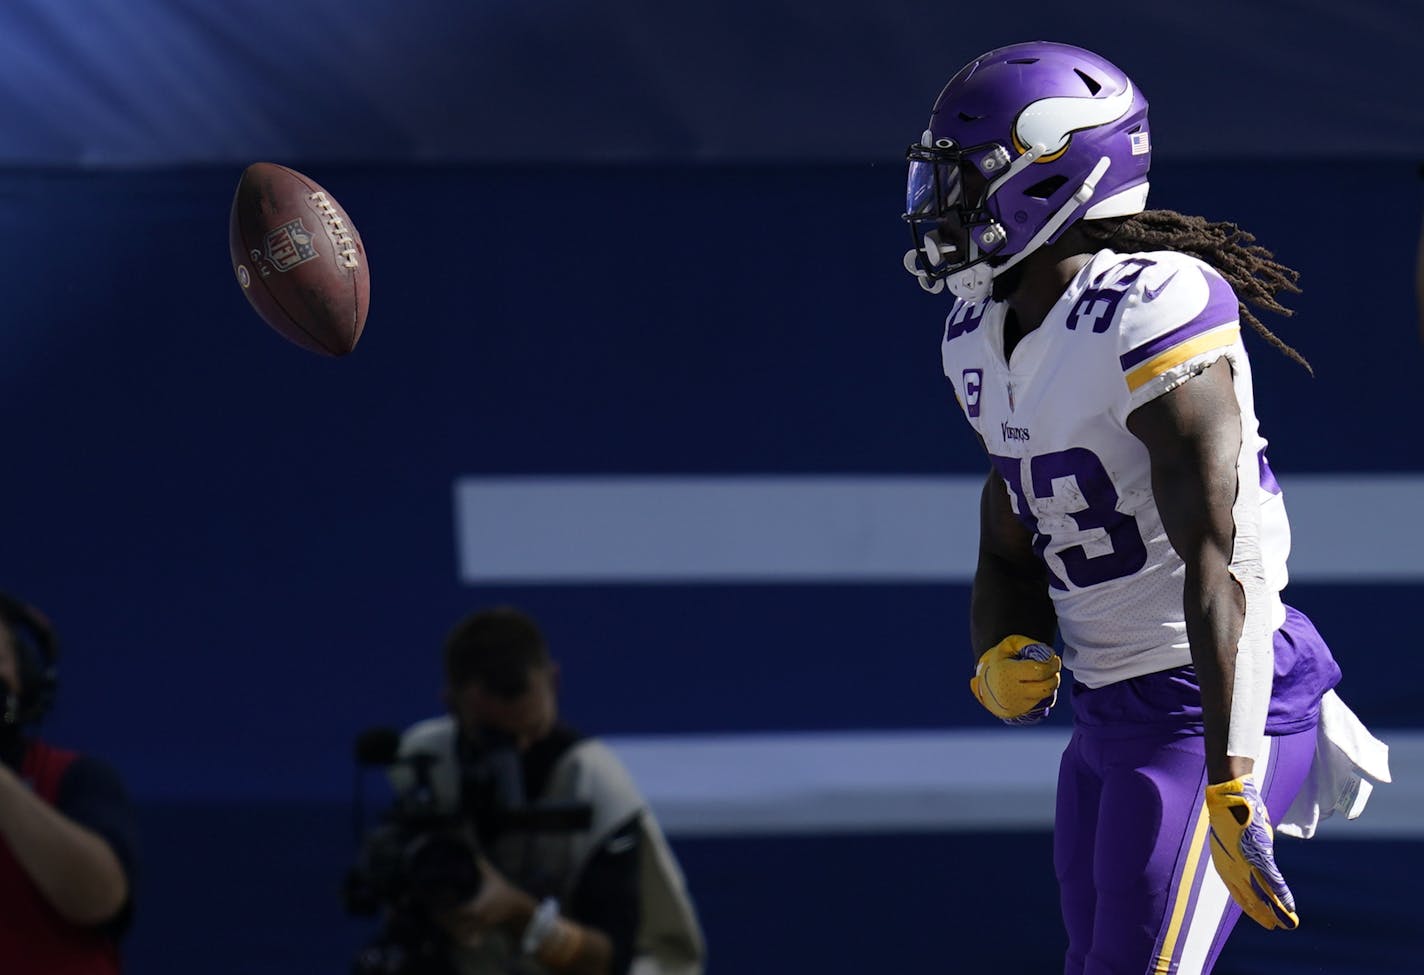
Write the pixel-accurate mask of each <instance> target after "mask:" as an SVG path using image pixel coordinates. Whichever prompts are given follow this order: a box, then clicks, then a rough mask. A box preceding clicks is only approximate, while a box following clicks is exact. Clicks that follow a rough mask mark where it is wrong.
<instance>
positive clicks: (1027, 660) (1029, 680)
mask: <svg viewBox="0 0 1424 975" xmlns="http://www.w3.org/2000/svg"><path fill="white" fill-rule="evenodd" d="M1062 669H1063V661H1062V659H1061V658H1060V657H1059V656H1058V654H1056V653H1054V652H1053V651H1052V650H1051V649H1049V648H1048V647H1046V646H1045V645H1044V644H1043V643H1042V642H1040V641H1038V640H1035V639H1033V638H1032V637H1027V636H1021V635H1019V634H1014V635H1013V636H1006V637H1004V639H1002V640H1000V641H999V642H998V643H996V644H994V645H993V646H992V647H990V648H989V649H988V650H985V651H984V653H983V655H982V656H980V658H979V665H978V667H976V668H975V670H974V676H973V677H972V678H971V679H970V681H969V689H970V690H971V691H973V692H974V697H975V699H976V700H978V701H979V703H980V704H982V705H984V707H985V709H987V710H988V712H989V713H990V714H992V715H994V716H995V717H996V718H1000V719H1002V720H1003V721H1004V722H1006V723H1007V724H1014V725H1022V724H1036V723H1037V722H1039V721H1042V720H1043V719H1044V718H1046V717H1048V712H1049V710H1050V709H1052V707H1053V705H1054V702H1056V701H1057V700H1058V684H1059V682H1060V681H1061V680H1062V677H1061V676H1060V674H1061V671H1062Z"/></svg>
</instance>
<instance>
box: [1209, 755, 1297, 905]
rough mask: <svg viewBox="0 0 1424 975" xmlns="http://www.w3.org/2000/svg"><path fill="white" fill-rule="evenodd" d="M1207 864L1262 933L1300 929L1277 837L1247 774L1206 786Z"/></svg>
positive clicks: (1254, 786) (1252, 780)
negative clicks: (1213, 867) (1278, 860)
mask: <svg viewBox="0 0 1424 975" xmlns="http://www.w3.org/2000/svg"><path fill="white" fill-rule="evenodd" d="M1206 812H1207V818H1208V819H1209V820H1210V821H1211V839H1210V841H1209V842H1210V843H1211V862H1212V863H1214V864H1215V865H1216V872H1217V873H1219V874H1220V875H1221V879H1222V881H1223V882H1225V884H1226V889H1227V890H1229V891H1230V892H1231V899H1232V900H1234V901H1236V903H1237V904H1239V905H1240V906H1241V910H1243V911H1245V912H1246V914H1247V915H1248V916H1250V918H1251V920H1253V921H1255V922H1256V923H1257V924H1259V925H1261V927H1263V928H1265V929H1266V930H1268V931H1269V930H1271V929H1273V928H1284V929H1285V930H1287V931H1293V930H1295V929H1296V927H1297V926H1299V924H1300V918H1299V917H1298V916H1297V915H1296V912H1295V898H1294V897H1293V896H1291V892H1290V888H1289V887H1287V886H1286V881H1285V878H1284V877H1282V876H1281V871H1280V869H1279V868H1278V867H1277V866H1276V854H1275V832H1274V831H1273V830H1272V829H1271V817H1270V815H1269V814H1268V813H1267V812H1266V804H1265V803H1264V802H1262V801H1261V793H1260V792H1259V791H1258V790H1257V789H1256V781H1255V779H1253V778H1252V777H1251V775H1250V774H1249V773H1248V774H1246V775H1243V776H1241V777H1239V778H1235V779H1232V780H1231V781H1230V782H1219V783H1217V784H1215V785H1208V786H1207V787H1206Z"/></svg>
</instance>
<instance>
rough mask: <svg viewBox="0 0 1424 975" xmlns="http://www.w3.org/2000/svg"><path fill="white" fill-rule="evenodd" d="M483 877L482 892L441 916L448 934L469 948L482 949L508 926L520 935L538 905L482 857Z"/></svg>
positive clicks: (442, 923)
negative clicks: (497, 931)
mask: <svg viewBox="0 0 1424 975" xmlns="http://www.w3.org/2000/svg"><path fill="white" fill-rule="evenodd" d="M480 874H481V883H480V892H479V893H478V894H476V895H475V896H474V897H472V898H470V899H469V900H467V901H465V903H463V904H461V905H459V906H458V907H455V908H452V909H451V910H449V911H446V912H445V913H444V914H442V915H441V916H440V924H441V926H442V927H444V929H445V933H446V934H448V935H449V936H450V937H451V938H452V939H453V940H454V941H455V943H456V944H460V945H464V946H465V947H467V948H474V947H476V946H478V945H479V943H480V940H481V939H482V938H483V937H484V935H485V933H486V932H487V931H489V930H491V929H492V928H498V927H505V928H509V929H510V931H511V933H515V934H517V933H518V932H519V931H521V930H522V929H523V925H525V924H527V923H528V921H529V917H530V915H532V914H533V913H534V908H535V907H537V906H538V905H537V903H536V901H535V900H534V898H532V897H530V896H529V895H528V894H526V893H525V892H524V891H522V890H520V889H519V888H518V887H516V886H514V885H513V884H511V883H510V882H509V881H508V880H505V879H504V875H503V874H501V873H500V872H499V871H498V870H496V869H495V868H494V865H493V864H491V863H490V862H489V861H488V860H486V859H485V858H484V857H481V858H480Z"/></svg>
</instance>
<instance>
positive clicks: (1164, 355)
mask: <svg viewBox="0 0 1424 975" xmlns="http://www.w3.org/2000/svg"><path fill="white" fill-rule="evenodd" d="M1240 335H1241V326H1240V325H1237V324H1235V323H1233V324H1230V325H1223V326H1222V327H1220V328H1214V329H1212V330H1211V331H1210V332H1203V333H1202V334H1201V335H1198V336H1196V337H1195V338H1190V339H1187V340H1186V341H1185V342H1182V343H1180V344H1178V345H1174V346H1172V347H1171V348H1170V349H1168V350H1167V351H1165V352H1161V353H1159V354H1157V355H1155V356H1153V357H1152V358H1150V359H1148V360H1147V361H1146V362H1144V363H1143V364H1142V365H1140V366H1138V367H1137V368H1135V369H1133V370H1132V371H1131V372H1129V373H1128V374H1127V375H1126V376H1125V377H1124V378H1125V379H1126V380H1127V388H1128V390H1129V391H1134V390H1136V389H1137V388H1138V387H1139V386H1141V385H1143V384H1144V383H1148V382H1151V381H1152V380H1153V379H1156V378H1157V377H1158V376H1160V375H1162V373H1164V372H1166V371H1167V370H1168V369H1171V368H1172V367H1173V366H1179V365H1181V364H1182V363H1184V362H1186V361H1187V360H1188V359H1190V358H1192V357H1193V356H1196V355H1200V354H1201V353H1203V352H1209V351H1210V350H1212V349H1219V348H1222V347H1223V346H1227V345H1232V344H1233V343H1235V342H1236V340H1237V338H1238V337H1240Z"/></svg>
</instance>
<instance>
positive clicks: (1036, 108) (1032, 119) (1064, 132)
mask: <svg viewBox="0 0 1424 975" xmlns="http://www.w3.org/2000/svg"><path fill="white" fill-rule="evenodd" d="M1132 94H1133V92H1132V82H1128V84H1127V87H1126V88H1124V89H1123V90H1122V91H1120V92H1118V93H1117V94H1116V95H1111V96H1109V97H1107V98H1071V97H1054V98H1040V99H1039V100H1038V101H1036V102H1032V103H1031V104H1029V106H1028V107H1027V108H1025V109H1024V110H1023V111H1022V112H1020V113H1019V117H1018V118H1017V119H1015V120H1014V131H1013V140H1014V150H1015V151H1016V152H1018V153H1020V154H1022V153H1025V152H1027V151H1028V149H1029V147H1030V146H1036V145H1041V146H1045V147H1047V150H1048V151H1047V152H1045V153H1044V154H1043V155H1042V156H1040V157H1039V158H1038V159H1036V160H1034V161H1035V162H1041V163H1044V162H1052V161H1053V160H1055V159H1057V158H1059V157H1060V156H1062V155H1063V154H1064V153H1065V152H1067V151H1068V143H1069V140H1070V139H1072V137H1073V133H1074V132H1078V131H1080V130H1082V129H1091V128H1093V127H1095V126H1099V125H1107V124H1108V123H1109V122H1116V121H1117V120H1118V119H1120V118H1122V117H1123V116H1124V115H1126V114H1127V113H1128V110H1129V109H1131V108H1132Z"/></svg>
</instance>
